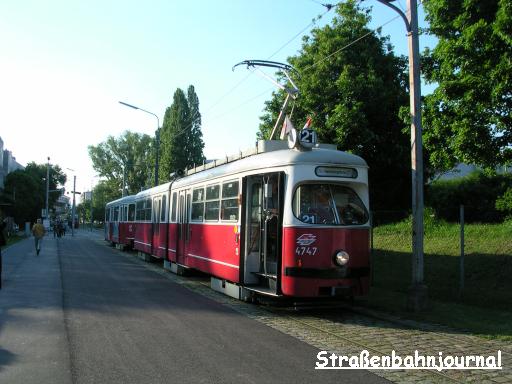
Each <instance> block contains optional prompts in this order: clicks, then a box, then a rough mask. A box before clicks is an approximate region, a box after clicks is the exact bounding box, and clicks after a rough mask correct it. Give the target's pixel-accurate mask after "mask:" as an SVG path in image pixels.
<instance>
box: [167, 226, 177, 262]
mask: <svg viewBox="0 0 512 384" xmlns="http://www.w3.org/2000/svg"><path fill="white" fill-rule="evenodd" d="M166 227H167V231H168V233H167V238H168V244H167V260H169V261H170V262H173V263H177V262H178V260H177V258H176V252H177V249H178V239H177V233H178V223H169V224H167V226H166Z"/></svg>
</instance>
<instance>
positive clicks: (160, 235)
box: [152, 223, 168, 259]
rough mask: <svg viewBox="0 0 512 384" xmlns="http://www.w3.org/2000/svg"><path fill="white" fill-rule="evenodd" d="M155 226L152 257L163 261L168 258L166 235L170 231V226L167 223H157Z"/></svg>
mask: <svg viewBox="0 0 512 384" xmlns="http://www.w3.org/2000/svg"><path fill="white" fill-rule="evenodd" d="M153 225H154V228H155V230H154V233H153V235H152V239H153V240H152V245H153V247H152V248H153V249H152V255H153V256H155V257H157V258H159V259H163V258H165V257H166V253H167V241H166V240H167V238H166V234H167V231H168V224H167V223H156V224H153Z"/></svg>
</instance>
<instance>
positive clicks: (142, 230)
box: [134, 222, 152, 254]
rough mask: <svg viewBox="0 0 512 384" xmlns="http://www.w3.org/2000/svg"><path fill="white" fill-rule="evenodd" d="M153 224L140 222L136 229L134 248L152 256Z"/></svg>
mask: <svg viewBox="0 0 512 384" xmlns="http://www.w3.org/2000/svg"><path fill="white" fill-rule="evenodd" d="M151 240H152V239H151V223H150V222H138V223H137V226H136V228H135V241H134V248H135V249H136V250H138V251H141V252H143V253H147V254H151Z"/></svg>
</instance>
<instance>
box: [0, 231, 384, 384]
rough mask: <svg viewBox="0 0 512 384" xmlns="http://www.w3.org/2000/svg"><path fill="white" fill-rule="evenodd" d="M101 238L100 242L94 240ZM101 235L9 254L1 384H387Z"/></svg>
mask: <svg viewBox="0 0 512 384" xmlns="http://www.w3.org/2000/svg"><path fill="white" fill-rule="evenodd" d="M94 236H96V237H94ZM97 236H98V235H97V234H91V233H88V232H85V231H83V232H82V231H78V232H76V233H75V237H71V236H69V235H67V236H66V237H64V238H62V239H53V238H51V237H47V238H46V239H45V241H44V243H43V249H42V251H41V253H40V255H39V256H36V253H35V251H34V249H33V241H32V239H28V240H24V241H22V242H21V243H18V244H15V245H14V246H11V247H10V248H8V249H7V250H4V251H3V255H4V257H3V259H4V268H3V269H4V276H3V287H2V290H0V383H23V384H28V383H38V384H44V383H52V384H59V383H175V382H177V383H383V382H386V381H385V380H384V379H382V378H380V377H378V376H375V375H373V374H372V373H369V372H366V371H352V370H351V371H348V370H341V371H340V370H328V371H326V370H314V367H315V362H316V361H317V360H316V355H317V353H318V350H317V349H315V348H313V347H312V346H310V345H307V344H305V343H303V342H301V341H299V340H298V339H295V338H293V337H291V336H288V335H285V334H283V333H281V332H279V331H277V330H274V329H272V328H270V327H267V326H265V325H264V324H262V323H260V322H257V321H254V320H252V319H249V318H248V317H245V316H244V315H242V314H240V313H238V312H234V311H233V310H231V309H230V308H227V307H225V306H223V305H222V304H220V303H217V302H214V301H211V300H210V299H208V298H206V297H204V296H201V295H198V294H196V293H194V292H192V291H190V290H188V289H186V288H184V287H182V286H181V285H178V284H176V283H174V282H172V281H170V280H169V279H166V278H165V277H164V276H161V275H160V274H158V273H155V272H153V271H151V270H148V269H147V268H145V267H144V266H143V265H141V264H140V263H136V262H134V261H133V260H130V258H127V257H125V256H123V255H121V254H120V253H119V251H116V250H114V249H112V248H110V247H109V246H107V245H106V243H101V242H99V241H97Z"/></svg>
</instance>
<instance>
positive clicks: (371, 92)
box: [259, 1, 411, 209]
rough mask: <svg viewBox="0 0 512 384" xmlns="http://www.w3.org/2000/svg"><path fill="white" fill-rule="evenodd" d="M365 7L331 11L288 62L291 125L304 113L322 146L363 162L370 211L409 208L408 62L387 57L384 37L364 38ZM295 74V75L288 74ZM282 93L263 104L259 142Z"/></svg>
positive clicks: (389, 51)
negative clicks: (293, 97)
mask: <svg viewBox="0 0 512 384" xmlns="http://www.w3.org/2000/svg"><path fill="white" fill-rule="evenodd" d="M369 22H370V10H369V9H363V8H361V7H359V6H357V5H356V3H355V2H354V1H349V2H347V3H342V4H340V5H338V7H337V16H336V17H335V18H334V19H333V20H332V23H331V24H330V25H327V26H325V27H323V28H320V29H314V30H313V31H312V33H311V36H310V37H309V36H308V37H306V38H304V41H303V45H302V49H301V51H300V52H299V54H298V55H297V56H294V57H290V58H289V59H288V61H289V63H290V64H291V65H292V66H293V67H294V68H296V69H297V71H298V73H299V75H298V76H294V77H295V78H294V81H295V83H296V84H297V86H298V88H299V90H300V95H299V97H298V98H297V101H296V103H295V107H294V112H293V120H294V121H295V126H296V127H297V128H301V127H302V125H303V124H304V123H305V121H306V118H307V116H312V117H313V127H314V129H315V130H316V131H317V133H318V137H319V140H320V141H321V142H327V143H334V144H337V146H338V149H341V150H343V151H348V152H352V153H355V154H357V155H359V156H361V157H363V158H364V159H365V160H366V161H367V162H368V164H369V166H370V171H369V172H370V173H369V175H370V185H371V199H372V206H373V208H374V209H397V208H400V209H403V208H406V207H408V206H409V205H410V183H411V182H410V143H409V134H408V127H407V126H406V124H405V123H404V122H403V121H402V120H401V119H400V117H399V111H400V108H401V107H403V106H405V105H407V104H408V95H407V89H408V88H407V86H408V82H407V74H406V61H405V59H404V58H399V57H396V56H395V55H394V54H393V52H392V47H391V45H390V43H389V38H387V37H381V36H378V35H375V34H370V35H368V36H367V37H365V38H364V39H362V40H360V41H357V42H356V43H354V41H356V39H358V38H360V37H361V36H363V35H366V34H368V33H370V29H369V28H368V23H369ZM292 75H293V74H292ZM283 100H284V95H283V92H275V93H274V94H273V97H272V99H271V100H270V101H268V102H266V107H265V114H264V115H263V116H262V118H261V121H262V123H261V125H260V133H259V137H266V138H268V137H269V132H270V130H271V129H272V127H273V125H274V123H275V121H276V118H277V115H278V112H279V109H280V107H281V104H282V102H283Z"/></svg>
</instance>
